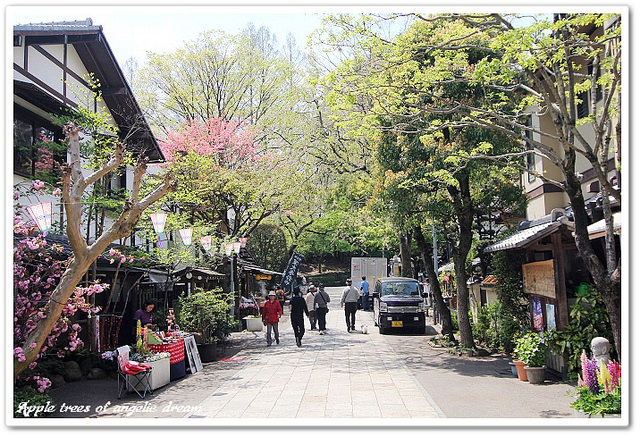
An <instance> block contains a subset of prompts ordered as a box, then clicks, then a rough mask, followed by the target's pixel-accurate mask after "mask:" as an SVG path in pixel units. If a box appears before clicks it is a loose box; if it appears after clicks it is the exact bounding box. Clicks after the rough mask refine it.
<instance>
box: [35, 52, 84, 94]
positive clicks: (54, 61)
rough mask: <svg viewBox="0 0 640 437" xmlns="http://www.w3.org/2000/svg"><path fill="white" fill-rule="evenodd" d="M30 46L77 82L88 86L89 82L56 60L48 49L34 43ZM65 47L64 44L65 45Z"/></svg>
mask: <svg viewBox="0 0 640 437" xmlns="http://www.w3.org/2000/svg"><path fill="white" fill-rule="evenodd" d="M31 47H33V48H34V49H36V50H37V51H38V52H39V53H41V54H42V56H44V57H45V58H47V59H48V60H49V61H51V62H52V63H53V64H55V65H56V66H57V67H59V68H60V69H62V71H64V72H65V73H66V74H68V75H69V76H71V77H73V78H74V79H75V80H77V81H78V82H80V83H81V84H82V85H83V86H85V87H87V88H89V84H88V83H87V81H86V80H84V79H83V78H82V77H81V76H80V75H78V73H76V72H75V71H73V70H71V69H70V68H69V67H67V66H66V65H65V64H63V63H62V62H60V61H58V60H57V59H56V58H55V56H53V55H52V54H51V53H49V52H48V51H46V50H45V49H43V48H42V47H41V46H39V45H37V44H34V45H32V46H31ZM65 48H66V45H65ZM65 57H66V51H65Z"/></svg>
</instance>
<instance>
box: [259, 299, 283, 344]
mask: <svg viewBox="0 0 640 437" xmlns="http://www.w3.org/2000/svg"><path fill="white" fill-rule="evenodd" d="M268 299H269V300H268V301H266V302H265V303H264V307H263V308H262V323H263V324H264V325H265V326H266V327H267V346H271V343H272V340H271V331H272V330H273V333H274V336H275V339H276V344H280V333H279V332H278V322H279V321H280V316H282V307H281V306H280V302H278V301H277V300H276V292H275V291H273V290H271V291H270V292H269V296H268Z"/></svg>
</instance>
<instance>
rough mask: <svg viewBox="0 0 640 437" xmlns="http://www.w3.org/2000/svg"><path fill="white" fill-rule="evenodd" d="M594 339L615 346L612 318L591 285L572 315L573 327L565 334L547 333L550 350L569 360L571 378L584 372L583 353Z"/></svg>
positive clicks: (579, 295) (579, 296) (583, 288)
mask: <svg viewBox="0 0 640 437" xmlns="http://www.w3.org/2000/svg"><path fill="white" fill-rule="evenodd" d="M594 337H604V338H607V339H608V340H609V341H610V342H611V344H613V341H612V339H613V334H612V332H611V326H610V325H609V316H608V315H607V310H606V308H605V307H604V303H603V302H602V298H601V297H600V294H599V293H598V291H597V290H596V289H595V288H594V287H593V286H591V285H587V286H584V287H581V288H580V291H579V292H578V294H577V296H576V302H575V304H573V305H572V306H571V309H570V312H569V324H568V325H567V326H565V327H564V329H563V330H562V331H557V330H550V331H548V332H547V337H546V338H547V343H548V344H549V348H550V349H551V350H552V351H553V352H555V353H557V354H561V355H564V354H566V356H567V358H568V359H567V367H568V369H567V370H568V372H569V374H570V375H575V374H576V373H578V372H579V371H580V367H581V361H580V356H581V353H582V351H583V350H589V349H590V347H591V340H592V339H593V338H594Z"/></svg>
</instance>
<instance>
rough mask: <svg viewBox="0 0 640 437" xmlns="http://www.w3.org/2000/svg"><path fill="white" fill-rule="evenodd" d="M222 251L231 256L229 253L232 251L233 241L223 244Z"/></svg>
mask: <svg viewBox="0 0 640 437" xmlns="http://www.w3.org/2000/svg"><path fill="white" fill-rule="evenodd" d="M224 253H225V254H226V255H227V256H231V254H232V253H233V243H227V244H225V245H224Z"/></svg>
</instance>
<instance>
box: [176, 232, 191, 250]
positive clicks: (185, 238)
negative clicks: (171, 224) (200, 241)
mask: <svg viewBox="0 0 640 437" xmlns="http://www.w3.org/2000/svg"><path fill="white" fill-rule="evenodd" d="M178 233H179V234H180V238H182V242H183V243H184V245H185V246H191V237H192V236H193V229H191V228H188V229H180V230H179V231H178Z"/></svg>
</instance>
